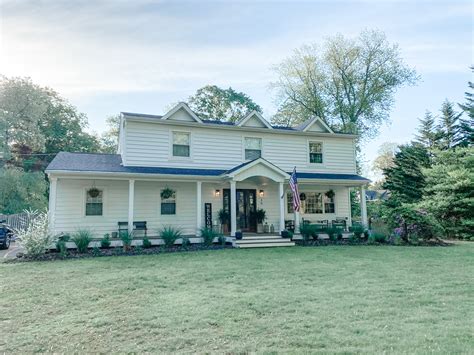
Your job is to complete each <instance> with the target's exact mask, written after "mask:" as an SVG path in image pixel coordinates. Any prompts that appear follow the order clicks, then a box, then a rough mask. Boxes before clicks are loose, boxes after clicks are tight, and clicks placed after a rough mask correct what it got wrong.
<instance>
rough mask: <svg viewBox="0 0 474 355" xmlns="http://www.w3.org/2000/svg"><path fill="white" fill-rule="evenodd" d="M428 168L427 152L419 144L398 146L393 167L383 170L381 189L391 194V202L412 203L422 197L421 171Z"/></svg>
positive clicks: (422, 178)
mask: <svg viewBox="0 0 474 355" xmlns="http://www.w3.org/2000/svg"><path fill="white" fill-rule="evenodd" d="M429 166H430V159H429V154H428V150H427V149H426V148H425V147H424V146H423V145H421V144H420V143H416V142H412V143H411V144H407V145H401V146H399V150H398V152H397V153H395V158H394V159H393V166H392V167H390V168H388V169H384V175H385V183H384V184H383V188H385V189H388V190H390V191H391V193H392V198H393V202H395V201H396V202H397V203H414V202H418V201H419V200H420V199H421V198H422V196H423V188H424V187H425V177H424V176H423V172H422V169H424V168H427V167H429Z"/></svg>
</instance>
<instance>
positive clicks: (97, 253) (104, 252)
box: [5, 244, 233, 263]
mask: <svg viewBox="0 0 474 355" xmlns="http://www.w3.org/2000/svg"><path fill="white" fill-rule="evenodd" d="M232 248H233V247H232V245H230V244H229V245H225V246H224V245H217V244H216V245H211V246H205V245H202V244H191V245H190V246H187V247H184V248H183V247H181V246H179V245H177V246H174V247H172V248H165V247H163V246H152V247H151V248H146V249H145V248H135V247H132V248H131V249H130V250H129V251H124V250H123V248H122V247H116V248H107V249H98V250H97V249H89V250H88V251H87V253H79V252H77V250H76V249H69V250H68V251H67V255H61V254H60V253H59V252H57V251H55V250H51V251H50V252H48V253H46V254H44V255H41V256H39V257H36V258H30V257H28V256H26V255H24V254H18V255H17V257H16V258H15V259H8V260H6V261H5V262H10V263H11V262H13V263H15V262H29V261H53V260H66V259H83V258H97V257H102V256H135V255H153V254H163V253H183V252H193V251H205V250H221V249H232Z"/></svg>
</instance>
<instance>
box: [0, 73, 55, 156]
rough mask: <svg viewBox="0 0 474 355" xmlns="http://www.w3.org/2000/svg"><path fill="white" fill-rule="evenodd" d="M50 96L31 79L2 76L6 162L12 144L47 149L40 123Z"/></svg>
mask: <svg viewBox="0 0 474 355" xmlns="http://www.w3.org/2000/svg"><path fill="white" fill-rule="evenodd" d="M47 101H48V99H47V95H46V93H45V92H44V91H43V90H42V89H41V88H40V87H39V86H38V85H35V84H33V83H32V81H31V79H29V78H7V77H5V76H0V131H1V135H0V139H1V141H0V145H1V146H2V150H3V153H4V157H5V158H9V157H10V153H11V147H12V146H13V144H17V145H27V146H29V147H30V148H31V149H33V150H38V151H41V150H43V149H44V144H45V137H44V135H42V134H41V132H40V125H39V120H40V117H41V116H42V115H44V114H45V112H46V109H47Z"/></svg>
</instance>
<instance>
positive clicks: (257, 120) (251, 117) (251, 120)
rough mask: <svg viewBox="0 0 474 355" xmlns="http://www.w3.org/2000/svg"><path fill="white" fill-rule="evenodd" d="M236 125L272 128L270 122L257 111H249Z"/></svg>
mask: <svg viewBox="0 0 474 355" xmlns="http://www.w3.org/2000/svg"><path fill="white" fill-rule="evenodd" d="M236 126H239V127H254V128H255V127H256V128H269V129H273V127H272V126H271V125H270V123H268V122H267V121H266V120H265V119H264V118H263V116H262V115H261V114H260V113H258V112H257V111H252V112H250V113H249V114H248V115H247V116H245V117H244V118H242V119H241V120H240V121H239V122H237V124H236Z"/></svg>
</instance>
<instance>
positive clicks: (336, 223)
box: [331, 218, 347, 230]
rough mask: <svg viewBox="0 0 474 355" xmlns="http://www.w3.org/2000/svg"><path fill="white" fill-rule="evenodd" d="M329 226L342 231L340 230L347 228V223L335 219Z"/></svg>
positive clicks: (341, 219) (340, 219)
mask: <svg viewBox="0 0 474 355" xmlns="http://www.w3.org/2000/svg"><path fill="white" fill-rule="evenodd" d="M331 224H332V226H333V228H337V229H342V230H346V227H347V222H346V220H345V219H343V218H336V219H334V220H333V221H332V223H331Z"/></svg>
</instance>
